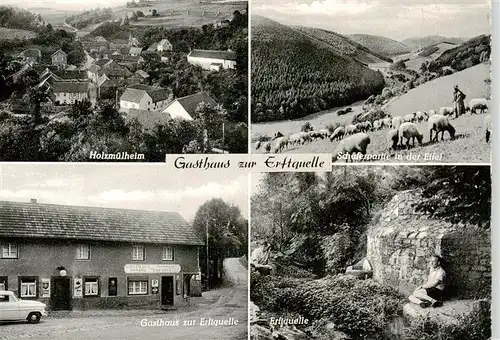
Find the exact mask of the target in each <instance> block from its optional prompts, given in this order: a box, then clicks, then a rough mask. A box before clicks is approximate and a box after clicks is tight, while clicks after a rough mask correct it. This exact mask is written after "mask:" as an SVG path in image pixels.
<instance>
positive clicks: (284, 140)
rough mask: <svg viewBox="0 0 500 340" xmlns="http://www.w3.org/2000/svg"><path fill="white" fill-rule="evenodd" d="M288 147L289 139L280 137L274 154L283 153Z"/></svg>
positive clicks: (276, 141) (276, 142)
mask: <svg viewBox="0 0 500 340" xmlns="http://www.w3.org/2000/svg"><path fill="white" fill-rule="evenodd" d="M287 146H288V137H279V138H278V139H276V140H275V145H274V151H273V153H278V152H282V151H283V150H284V149H286V147H287Z"/></svg>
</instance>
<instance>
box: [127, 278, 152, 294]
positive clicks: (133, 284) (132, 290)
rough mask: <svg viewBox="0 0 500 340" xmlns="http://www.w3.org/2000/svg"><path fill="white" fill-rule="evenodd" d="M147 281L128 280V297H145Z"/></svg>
mask: <svg viewBox="0 0 500 340" xmlns="http://www.w3.org/2000/svg"><path fill="white" fill-rule="evenodd" d="M147 294H148V279H129V281H128V295H147Z"/></svg>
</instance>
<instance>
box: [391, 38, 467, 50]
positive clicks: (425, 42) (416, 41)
mask: <svg viewBox="0 0 500 340" xmlns="http://www.w3.org/2000/svg"><path fill="white" fill-rule="evenodd" d="M466 40H467V39H464V38H447V37H442V36H440V35H428V36H426V37H414V38H408V39H405V40H402V41H401V43H402V44H404V45H406V46H408V47H409V48H411V49H412V50H415V49H418V48H424V47H426V46H430V45H436V44H439V43H442V42H449V43H452V44H456V45H460V44H461V43H463V42H465V41H466Z"/></svg>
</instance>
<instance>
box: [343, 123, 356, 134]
mask: <svg viewBox="0 0 500 340" xmlns="http://www.w3.org/2000/svg"><path fill="white" fill-rule="evenodd" d="M356 132H358V128H357V127H356V125H352V124H350V125H347V126H346V127H345V134H346V135H353V134H355V133H356Z"/></svg>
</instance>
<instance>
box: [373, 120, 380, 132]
mask: <svg viewBox="0 0 500 340" xmlns="http://www.w3.org/2000/svg"><path fill="white" fill-rule="evenodd" d="M380 125H381V124H380V120H378V119H375V120H374V121H373V130H375V131H377V130H380V129H381V126H380Z"/></svg>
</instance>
